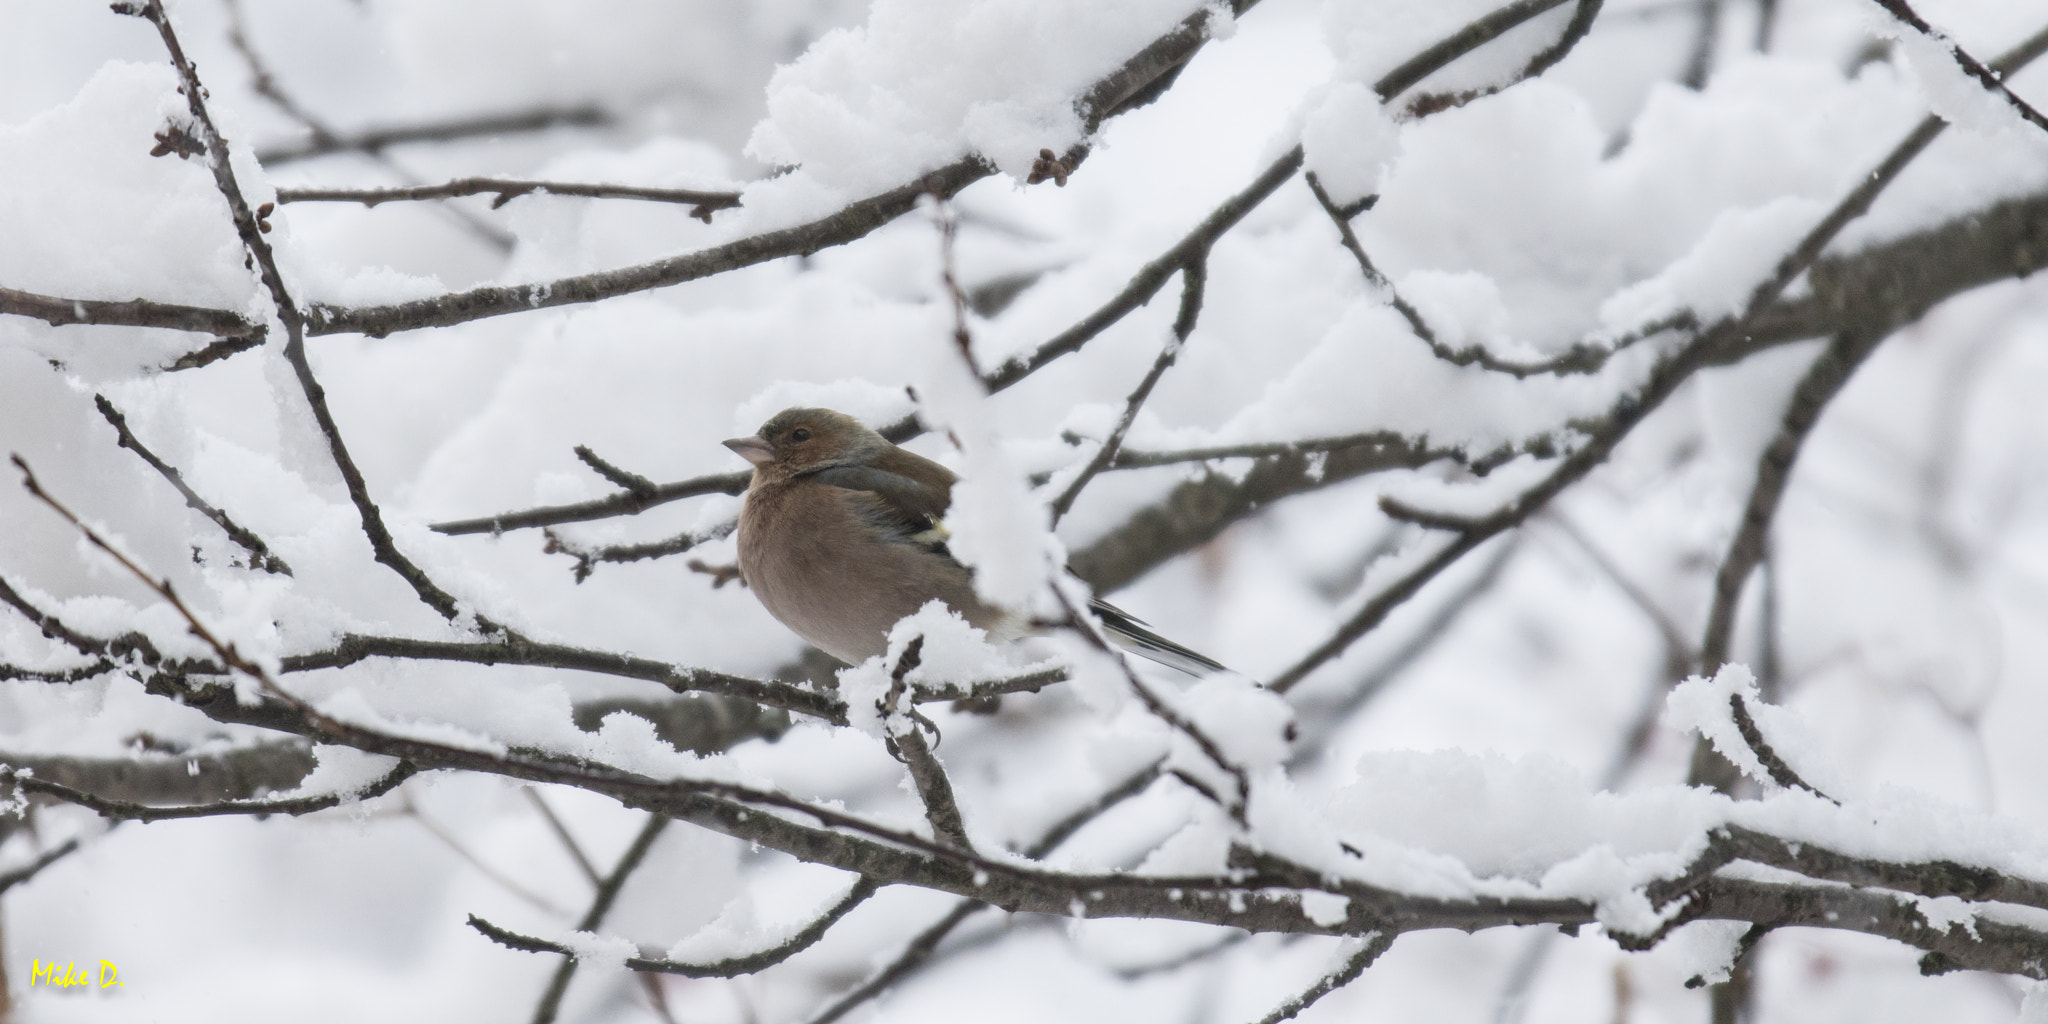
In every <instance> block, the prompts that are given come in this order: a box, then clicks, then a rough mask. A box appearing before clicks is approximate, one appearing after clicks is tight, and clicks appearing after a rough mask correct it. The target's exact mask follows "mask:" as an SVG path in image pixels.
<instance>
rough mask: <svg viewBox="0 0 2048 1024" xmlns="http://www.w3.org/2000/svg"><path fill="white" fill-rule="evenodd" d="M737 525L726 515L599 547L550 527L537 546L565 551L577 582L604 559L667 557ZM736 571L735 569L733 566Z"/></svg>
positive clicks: (559, 552) (549, 551) (728, 532)
mask: <svg viewBox="0 0 2048 1024" xmlns="http://www.w3.org/2000/svg"><path fill="white" fill-rule="evenodd" d="M738 528H739V520H738V519H728V520H726V521H725V522H722V523H719V524H717V525H715V526H713V527H711V528H710V529H708V530H688V531H685V532H683V533H679V534H676V535H675V536H673V537H669V538H667V539H665V540H657V541H648V542H646V543H642V544H606V545H603V546H601V547H594V548H586V547H582V546H580V545H578V544H576V543H574V542H572V541H570V540H568V539H566V538H564V537H563V536H562V535H561V534H559V533H556V532H555V531H553V530H543V531H541V533H542V535H543V536H544V538H545V540H544V542H543V543H542V544H541V550H542V551H543V552H545V553H547V554H550V555H568V556H569V557H571V558H574V559H575V560H576V564H575V565H574V566H571V567H570V569H569V572H570V575H573V576H574V577H576V582H578V583H581V582H583V581H584V580H587V579H589V578H590V574H591V573H593V572H596V571H597V567H598V566H600V565H603V564H605V563H606V562H613V563H623V562H640V561H645V560H646V559H649V558H667V557H669V556H670V555H680V554H682V553H683V552H685V551H689V550H691V549H693V548H695V547H697V546H698V545H699V544H704V543H707V542H710V541H714V540H721V539H723V538H725V537H728V536H731V535H732V532H733V531H734V530H736V529H738ZM735 571H737V570H735Z"/></svg>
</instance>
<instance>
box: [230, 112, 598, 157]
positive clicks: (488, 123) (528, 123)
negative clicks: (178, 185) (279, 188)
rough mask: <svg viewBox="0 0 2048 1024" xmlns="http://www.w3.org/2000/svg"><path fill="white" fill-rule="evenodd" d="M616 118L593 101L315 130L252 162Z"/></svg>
mask: <svg viewBox="0 0 2048 1024" xmlns="http://www.w3.org/2000/svg"><path fill="white" fill-rule="evenodd" d="M616 123H617V118H615V117H613V116H612V114H611V112H610V111H607V110H605V109H604V108H603V107H598V106H576V107H542V108H539V109H535V110H527V111H516V112H512V113H505V114H479V115H475V116H472V117H462V118H454V119H450V120H447V121H434V122H428V123H424V124H415V125H401V126H395V127H390V128H370V129H366V130H363V131H355V132H331V133H327V134H326V135H325V137H324V138H323V137H322V135H321V133H317V132H316V133H314V134H313V137H311V138H309V139H307V140H306V141H305V142H299V143H292V144H288V145H280V146H272V147H270V148H268V149H259V150H257V151H256V162H257V163H260V164H262V165H263V166H265V167H275V166H276V165H278V164H282V163H289V162H291V161H294V160H304V159H307V158H308V157H315V156H325V155H327V154H329V153H343V152H363V153H370V154H373V155H374V154H378V153H382V152H383V151H384V150H386V149H389V148H391V147H392V146H402V145H406V144H408V143H414V142H460V141H462V140H464V139H476V138H490V137H492V136H498V135H514V134H520V133H524V132H540V131H547V130H548V129H551V128H565V127H566V128H608V127H611V126H612V125H613V124H616Z"/></svg>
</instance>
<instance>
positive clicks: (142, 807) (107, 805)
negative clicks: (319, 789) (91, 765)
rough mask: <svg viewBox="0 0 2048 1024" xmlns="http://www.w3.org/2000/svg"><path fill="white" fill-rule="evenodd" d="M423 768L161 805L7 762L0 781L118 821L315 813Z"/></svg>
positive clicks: (369, 795)
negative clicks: (358, 781)
mask: <svg viewBox="0 0 2048 1024" xmlns="http://www.w3.org/2000/svg"><path fill="white" fill-rule="evenodd" d="M419 771H420V770H419V768H418V767H417V766H415V765H412V764H409V763H407V762H404V761H400V762H399V763H398V764H397V765H396V766H395V767H393V768H392V769H391V770H390V771H389V772H386V773H384V775H383V777H381V778H379V779H377V780H376V781H375V782H372V783H370V784H369V785H366V786H364V787H362V788H361V789H346V790H339V791H336V792H333V793H322V794H320V795H318V796H303V797H292V798H289V799H284V800H227V801H223V802H221V803H213V804H194V805H191V806H186V807H157V806H152V805H150V804H138V803H133V802H130V801H127V800H110V799H108V798H106V797H103V796H96V795H94V794H92V793H88V792H85V791H84V790H81V789H76V788H73V787H71V786H66V785H63V784H61V783H56V782H48V781H45V780H43V779H39V778H37V777H35V776H34V775H27V774H22V773H19V772H17V771H15V770H14V769H13V768H10V767H8V766H7V765H4V764H0V781H4V782H7V783H10V784H12V785H14V786H17V787H19V788H21V789H22V790H24V791H27V792H30V793H40V794H42V795H43V796H48V797H55V798H56V799H59V800H62V801H64V802H65V803H72V804H77V805H78V806H80V807H83V808H86V809H87V810H90V811H94V812H97V813H98V814H99V815H100V816H101V817H105V818H112V819H114V820H116V821H173V820H178V819H183V818H219V817H228V816H234V815H266V814H290V815H294V816H297V815H301V814H311V813H313V812H314V811H324V810H327V809H328V808H330V807H340V806H341V805H343V804H354V803H362V802H363V801H366V800H374V799H376V798H377V797H380V796H383V795H384V794H386V793H389V792H391V791H392V790H394V789H397V788H398V787H399V785H400V784H401V783H403V782H404V781H405V780H407V779H410V778H412V777H413V776H414V775H417V774H419Z"/></svg>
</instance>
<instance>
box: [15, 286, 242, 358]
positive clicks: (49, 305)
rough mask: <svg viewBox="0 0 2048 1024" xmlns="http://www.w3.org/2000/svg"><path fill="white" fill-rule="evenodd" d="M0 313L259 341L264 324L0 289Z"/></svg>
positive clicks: (186, 309) (56, 323)
mask: <svg viewBox="0 0 2048 1024" xmlns="http://www.w3.org/2000/svg"><path fill="white" fill-rule="evenodd" d="M0 313H12V314H14V315H16V316H26V317H33V318H35V319H37V320H41V321H43V322H44V323H47V324H49V325H50V326H52V327H62V326H65V325H66V324H97V325H101V326H113V327H160V328H163V329H165V330H172V331H192V332H194V333H198V334H212V335H216V336H218V337H220V338H221V339H223V340H232V341H245V342H248V343H250V344H260V343H261V342H262V340H263V335H264V330H265V329H264V326H263V325H262V324H259V323H253V322H251V321H250V320H249V319H247V318H246V317H244V316H242V315H241V314H239V313H235V312H232V311H229V310H225V309H206V308H204V307H200V306H181V305H179V304H177V303H175V302H153V301H151V300H149V299H129V300H127V301H125V302H109V301H107V300H104V299H61V298H58V297H56V296H54V295H37V294H36V293H34V292H24V291H16V290H15V289H13V288H0Z"/></svg>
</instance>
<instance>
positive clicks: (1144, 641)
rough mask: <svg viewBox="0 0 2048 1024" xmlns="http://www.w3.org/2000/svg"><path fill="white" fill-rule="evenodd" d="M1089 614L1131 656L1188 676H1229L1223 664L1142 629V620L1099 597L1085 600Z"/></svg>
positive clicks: (1143, 626)
mask: <svg viewBox="0 0 2048 1024" xmlns="http://www.w3.org/2000/svg"><path fill="white" fill-rule="evenodd" d="M1088 610H1089V611H1092V612H1094V613H1095V617H1096V618H1098V619H1101V620H1102V628H1103V629H1105V630H1107V631H1108V632H1109V638H1110V639H1111V640H1114V641H1115V642H1116V645H1117V646H1118V647H1121V648H1123V649H1125V650H1127V651H1129V652H1131V653H1132V654H1135V655H1137V656H1139V657H1141V658H1147V659H1150V660H1152V661H1156V662H1158V663H1160V664H1161V665H1165V666H1166V667H1168V668H1177V669H1180V670H1181V671H1182V672H1186V673H1187V674H1188V675H1191V676H1206V675H1213V674H1215V673H1217V672H1228V671H1230V669H1228V668H1226V667H1224V665H1223V663H1222V662H1219V661H1217V660H1216V659H1214V658H1210V657H1208V656H1206V655H1203V654H1199V653H1197V652H1195V651H1192V650H1189V649H1188V648H1186V647H1182V646H1181V645H1179V644H1177V643H1174V642H1173V641H1171V640H1168V639H1167V638H1165V637H1163V636H1160V635H1159V634H1157V633H1154V632H1152V631H1151V630H1149V629H1146V628H1145V623H1144V620H1142V619H1140V618H1138V617H1137V616H1135V615H1132V614H1131V613H1129V612H1127V611H1124V610H1123V609H1122V608H1118V607H1117V606H1116V605H1113V604H1110V603H1109V602H1108V601H1104V600H1103V599H1101V598H1099V597H1092V598H1089V599H1088Z"/></svg>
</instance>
